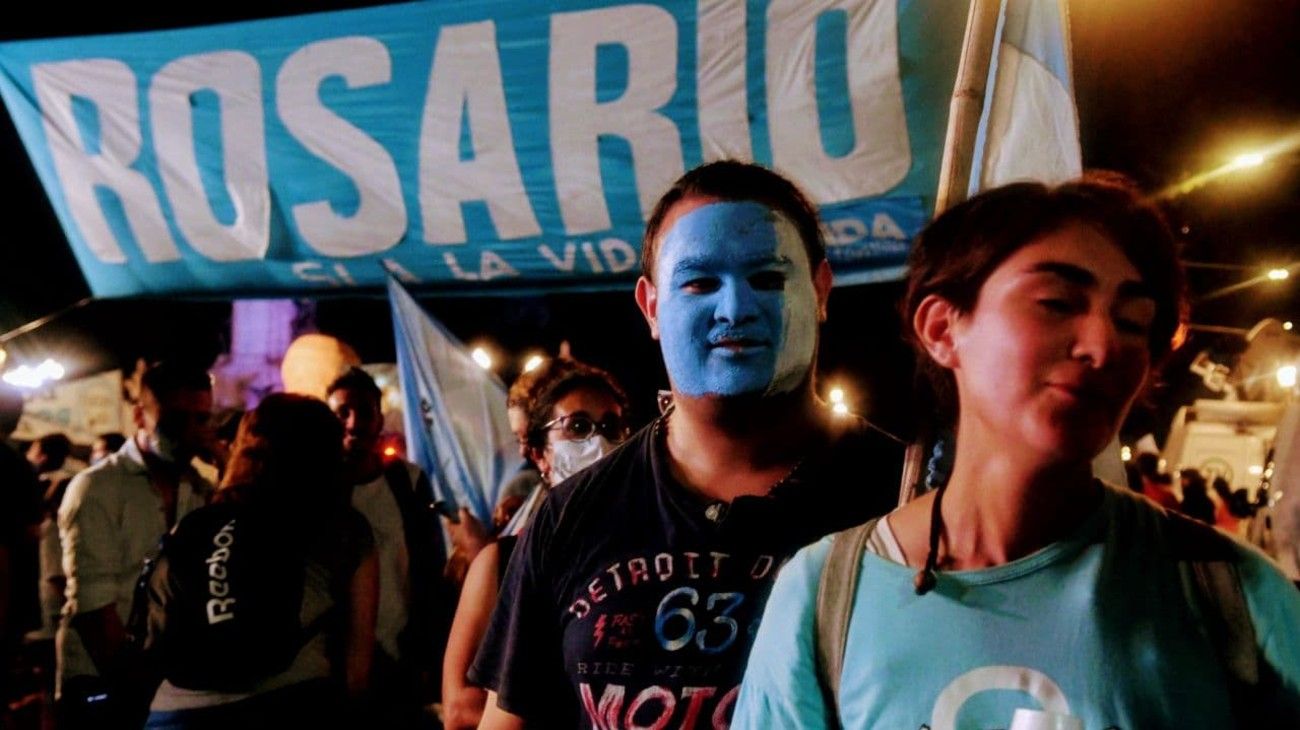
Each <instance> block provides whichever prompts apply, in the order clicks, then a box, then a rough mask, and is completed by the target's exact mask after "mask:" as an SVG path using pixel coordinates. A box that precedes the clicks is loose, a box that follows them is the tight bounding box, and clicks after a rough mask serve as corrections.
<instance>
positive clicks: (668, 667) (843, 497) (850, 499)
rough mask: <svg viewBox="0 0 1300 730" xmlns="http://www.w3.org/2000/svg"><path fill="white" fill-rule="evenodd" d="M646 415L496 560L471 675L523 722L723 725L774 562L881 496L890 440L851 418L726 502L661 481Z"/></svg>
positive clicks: (879, 510) (659, 444)
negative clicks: (795, 462)
mask: <svg viewBox="0 0 1300 730" xmlns="http://www.w3.org/2000/svg"><path fill="white" fill-rule="evenodd" d="M660 423H662V420H661V421H656V422H655V423H654V424H651V425H650V426H647V427H646V428H645V429H643V430H642V431H641V432H640V433H638V434H637V435H635V436H633V437H632V438H631V439H630V440H629V441H628V443H626V444H625V445H623V446H622V447H620V448H619V449H618V450H617V451H615V452H614V453H613V454H610V455H609V456H607V457H606V458H605V459H603V460H602V461H600V462H599V463H597V464H596V465H594V466H593V467H591V468H589V469H587V470H586V471H584V472H581V473H579V474H578V475H576V476H575V477H574V478H572V479H570V480H569V481H567V482H565V483H564V484H561V485H560V486H558V487H557V488H556V489H555V490H554V492H553V493H552V494H550V495H549V496H548V497H547V499H546V500H545V501H544V502H543V503H542V505H541V507H540V508H539V510H538V512H537V515H536V516H535V517H534V519H533V522H532V524H530V525H529V527H528V529H527V530H526V531H524V534H523V536H522V539H521V540H520V543H519V546H518V548H517V549H516V551H515V555H514V557H513V559H512V560H511V561H510V566H509V568H508V570H507V572H506V577H505V579H504V581H503V583H502V585H501V591H500V595H499V598H498V600H497V605H496V609H495V610H494V611H493V614H492V619H491V624H490V626H489V628H488V633H487V636H486V637H485V639H484V641H483V644H482V646H481V648H480V650H479V653H478V656H477V657H476V658H475V661H474V665H473V667H471V669H470V679H471V681H473V682H474V683H475V684H478V685H480V686H484V687H489V688H492V689H494V690H496V692H497V693H498V702H499V704H500V706H501V707H502V708H504V709H506V710H508V711H510V712H512V713H514V714H516V715H519V716H521V717H523V718H524V719H525V720H526V721H528V723H529V725H530V726H532V727H547V728H551V727H593V726H594V727H597V728H623V727H634V726H635V727H693V726H694V727H726V726H727V725H728V724H729V723H730V717H731V711H732V708H733V706H734V704H735V700H736V693H737V691H738V689H739V685H740V679H741V675H742V673H743V671H744V667H745V661H746V659H747V658H748V655H749V649H750V646H751V645H752V643H753V637H754V632H755V630H756V629H757V626H758V619H759V618H760V616H761V615H762V608H763V604H764V603H766V601H767V596H768V593H769V592H770V590H771V587H772V582H773V580H774V579H775V577H776V572H777V569H778V568H779V567H780V565H781V564H782V563H783V562H784V561H785V560H786V559H787V558H789V557H790V555H792V554H793V553H794V551H795V550H797V549H798V548H800V547H802V546H803V545H806V544H808V543H810V542H812V541H814V540H816V539H818V538H820V537H821V536H823V535H826V534H828V533H831V532H834V531H837V530H841V529H845V528H847V527H850V526H852V525H854V524H857V523H860V522H863V521H865V520H866V519H868V518H870V517H873V516H876V515H879V514H883V513H885V512H887V511H888V510H889V509H891V508H892V507H893V506H894V505H895V502H896V499H897V494H898V479H899V473H900V469H901V466H902V457H903V446H902V444H900V443H899V442H898V441H896V440H895V439H893V438H892V437H889V436H887V435H885V434H883V433H882V432H880V431H879V430H876V429H875V428H873V427H871V426H869V425H868V424H867V423H866V422H865V421H862V420H861V419H851V420H845V421H840V422H839V423H840V424H841V425H842V429H841V430H839V431H838V432H837V434H836V438H835V440H834V444H833V445H831V446H827V447H822V448H819V449H817V450H816V451H815V452H814V453H813V454H810V456H809V457H808V458H806V459H805V460H804V461H803V463H802V464H800V466H799V467H797V468H796V470H795V471H794V472H793V473H792V474H791V475H790V476H789V477H787V478H786V479H785V480H783V481H782V482H781V483H780V484H778V485H777V486H776V487H774V488H773V489H772V490H771V492H770V493H769V494H768V495H766V496H763V497H749V496H744V497H739V498H737V499H735V500H734V501H732V502H731V503H730V504H729V505H723V504H720V503H715V504H708V503H706V502H703V501H701V500H700V499H699V498H698V497H696V496H694V495H692V494H691V493H690V492H688V491H687V490H686V489H685V488H684V487H682V486H681V485H680V484H679V483H677V482H676V481H675V480H674V479H673V477H672V476H671V474H670V471H669V466H668V461H667V454H666V447H665V446H664V441H663V437H662V435H660V434H661V429H660V427H659V425H660Z"/></svg>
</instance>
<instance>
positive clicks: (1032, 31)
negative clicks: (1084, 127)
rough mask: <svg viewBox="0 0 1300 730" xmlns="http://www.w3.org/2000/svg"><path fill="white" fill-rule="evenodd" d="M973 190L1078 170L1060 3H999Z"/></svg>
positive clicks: (1058, 177) (1050, 179)
mask: <svg viewBox="0 0 1300 730" xmlns="http://www.w3.org/2000/svg"><path fill="white" fill-rule="evenodd" d="M993 47H994V54H993V58H992V62H991V64H990V67H989V79H990V83H989V84H988V86H987V89H986V97H985V100H984V113H983V116H982V117H981V118H980V125H979V133H978V137H977V140H976V145H975V155H976V159H975V160H974V163H975V164H973V165H972V166H971V170H972V172H971V180H970V192H971V193H972V194H974V193H975V192H977V191H979V190H987V189H988V188H991V187H996V186H998V185H1003V184H1006V183H1010V182H1015V181H1017V180H1039V181H1042V182H1047V183H1054V182H1062V181H1065V180H1068V179H1070V178H1073V177H1078V175H1079V174H1080V173H1081V172H1082V171H1083V164H1082V155H1081V152H1080V150H1079V118H1078V114H1077V113H1076V112H1075V106H1074V84H1073V82H1072V80H1071V79H1072V76H1071V69H1070V28H1069V15H1068V12H1067V9H1066V4H1065V0H1002V10H1001V14H1000V17H999V20H998V29H997V38H996V40H995V43H994V46H993Z"/></svg>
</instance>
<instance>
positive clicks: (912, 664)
mask: <svg viewBox="0 0 1300 730" xmlns="http://www.w3.org/2000/svg"><path fill="white" fill-rule="evenodd" d="M908 263H909V280H908V288H907V293H906V296H905V299H904V303H903V304H904V306H903V312H904V316H905V320H904V324H905V326H906V329H907V330H908V331H909V333H910V335H911V339H912V342H913V344H914V346H915V349H916V352H917V356H918V360H919V363H920V368H921V370H922V373H923V374H924V375H925V376H926V381H927V382H926V385H927V386H929V395H930V396H932V397H933V399H934V400H933V401H932V402H934V403H937V405H938V408H930V407H924V408H923V410H924V412H925V413H927V414H935V412H936V411H937V416H938V419H937V421H938V422H937V423H933V424H930V425H931V427H932V428H939V429H951V430H952V431H953V432H955V434H956V440H955V454H954V457H953V462H952V466H951V469H950V470H948V473H947V474H945V475H942V476H940V475H938V474H935V475H932V476H931V478H930V479H928V481H930V482H932V485H934V486H937V487H938V488H937V489H934V490H932V491H930V492H929V493H927V494H925V495H924V496H922V497H920V498H918V499H916V500H914V501H912V502H909V503H907V504H904V505H903V506H901V507H899V508H898V509H896V510H895V511H893V512H891V513H889V514H888V515H886V516H885V517H882V518H880V519H879V520H873V521H871V522H868V523H866V524H865V525H863V526H862V527H860V528H854V529H851V530H849V531H846V532H842V533H839V534H837V535H834V536H833V538H828V539H825V540H822V541H821V542H818V543H815V544H813V545H811V546H809V547H808V548H805V549H804V550H803V551H801V552H800V553H798V554H797V555H795V557H794V558H793V559H792V560H791V561H790V562H789V563H787V564H786V566H785V567H784V568H783V569H782V572H781V575H780V577H779V578H778V580H777V582H776V586H775V587H774V588H773V590H772V597H771V599H770V601H769V602H768V604H767V608H766V616H767V618H766V619H765V620H764V621H763V622H762V623H761V624H760V627H759V630H758V636H757V639H756V643H755V646H754V650H753V653H752V654H751V655H750V658H749V664H748V667H747V670H746V674H745V680H744V685H743V687H742V689H741V692H740V698H739V701H738V703H737V708H736V713H735V717H734V720H733V727H736V728H769V727H781V728H827V727H845V728H915V727H929V728H934V730H953V729H954V728H976V727H979V728H986V727H1015V728H1021V727H1025V728H1028V727H1034V728H1038V727H1052V728H1174V727H1177V728H1228V727H1300V639H1298V638H1297V637H1300V634H1298V633H1297V632H1296V630H1295V627H1296V626H1300V594H1297V593H1296V591H1295V589H1294V587H1293V586H1291V585H1290V583H1288V582H1287V580H1286V579H1285V578H1284V577H1283V576H1282V574H1281V573H1280V572H1279V571H1278V570H1276V568H1275V566H1273V565H1271V564H1270V563H1269V561H1268V560H1267V559H1266V558H1264V557H1263V556H1262V555H1260V554H1258V553H1257V552H1256V551H1254V550H1252V549H1250V548H1249V547H1247V546H1245V545H1243V544H1240V543H1238V542H1236V541H1234V540H1232V539H1231V538H1229V537H1228V536H1227V535H1224V534H1222V533H1218V532H1216V531H1215V530H1213V529H1211V528H1209V527H1208V526H1204V525H1200V524H1197V523H1194V522H1192V521H1190V520H1188V519H1186V518H1184V517H1182V516H1181V515H1177V514H1174V513H1172V512H1169V511H1166V510H1165V509H1164V508H1162V507H1159V506H1157V505H1156V504H1155V503H1154V502H1151V501H1149V500H1147V499H1145V498H1143V497H1142V496H1140V495H1136V494H1133V493H1132V492H1131V491H1130V490H1128V489H1121V488H1118V487H1115V486H1112V485H1108V484H1103V483H1102V482H1101V481H1099V480H1097V479H1096V478H1094V476H1093V473H1092V466H1091V465H1092V462H1093V459H1094V458H1095V457H1096V456H1097V455H1098V454H1099V453H1101V451H1102V450H1103V449H1104V448H1105V447H1106V445H1107V444H1108V443H1110V442H1111V439H1112V438H1113V437H1114V436H1115V433H1116V432H1117V430H1118V429H1119V427H1120V424H1121V423H1122V422H1123V420H1124V418H1125V416H1126V414H1127V413H1128V410H1129V407H1130V406H1131V405H1132V403H1133V401H1134V399H1135V398H1136V397H1137V396H1138V394H1139V393H1140V392H1141V390H1142V388H1143V386H1144V385H1145V384H1146V383H1147V382H1148V380H1149V378H1150V377H1151V376H1152V374H1153V373H1154V372H1157V370H1158V366H1159V364H1160V362H1161V360H1162V358H1164V357H1165V356H1166V355H1168V354H1169V352H1170V349H1171V343H1172V342H1173V341H1174V334H1175V331H1176V329H1177V328H1178V325H1179V318H1180V314H1181V312H1182V310H1183V306H1182V305H1183V299H1182V295H1183V292H1182V271H1181V266H1180V264H1179V262H1178V260H1177V257H1176V253H1175V246H1174V241H1173V239H1172V237H1171V236H1170V234H1169V232H1168V229H1167V228H1166V226H1165V224H1164V222H1163V220H1162V219H1161V217H1160V214H1159V213H1158V211H1156V210H1155V208H1154V207H1153V206H1152V205H1151V204H1150V203H1149V202H1147V201H1146V200H1145V199H1144V198H1143V197H1142V196H1141V195H1140V194H1138V193H1137V191H1135V190H1133V189H1132V188H1131V187H1129V186H1128V185H1127V184H1125V183H1124V182H1123V181H1122V180H1119V179H1116V178H1115V177H1113V176H1094V177H1087V178H1084V179H1083V180H1080V181H1075V182H1071V183H1067V184H1064V185H1061V186H1059V187H1047V186H1044V185H1041V184H1037V183H1018V184H1014V185H1009V186H1006V187H1003V188H999V189H996V190H991V191H988V192H985V193H983V194H981V195H979V196H976V197H974V198H972V199H971V200H968V201H966V202H965V203H962V204H960V205H957V206H955V207H953V208H951V209H950V210H948V211H947V212H945V213H944V214H943V215H941V216H940V217H938V218H937V219H936V220H935V221H934V222H933V223H931V224H930V226H929V227H928V228H927V229H926V230H925V231H923V232H922V233H921V235H920V236H919V237H918V239H917V240H916V242H915V244H914V246H913V249H912V253H911V258H910V260H909V262H908ZM927 406H928V403H927ZM837 592H838V593H839V594H840V595H841V596H843V597H844V600H842V601H836V600H834V599H833V598H832V596H834V595H835V594H836V593H837ZM836 607H838V608H836ZM773 619H777V620H773Z"/></svg>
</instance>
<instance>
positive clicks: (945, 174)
mask: <svg viewBox="0 0 1300 730" xmlns="http://www.w3.org/2000/svg"><path fill="white" fill-rule="evenodd" d="M1001 9H1002V1H1001V0H971V4H970V13H969V14H968V15H967V17H966V36H965V38H964V39H963V40H962V48H961V60H960V62H959V64H958V66H957V83H956V84H955V85H954V86H953V90H952V102H951V103H950V104H949V107H948V131H947V134H946V135H945V137H944V143H943V159H942V161H941V162H940V166H939V189H938V191H937V193H936V195H935V203H934V214H935V215H936V216H937V215H939V214H940V213H942V212H943V211H944V210H947V209H948V208H949V207H950V206H952V205H955V204H957V203H960V202H961V201H963V200H965V199H966V191H967V190H968V189H969V187H970V175H971V165H972V160H973V159H974V156H975V138H976V136H977V133H978V131H979V123H980V115H981V114H983V112H984V93H985V91H986V89H987V87H988V83H989V66H990V65H991V64H992V61H993V42H994V40H995V39H996V38H997V29H998V15H999V12H1000V11H1001Z"/></svg>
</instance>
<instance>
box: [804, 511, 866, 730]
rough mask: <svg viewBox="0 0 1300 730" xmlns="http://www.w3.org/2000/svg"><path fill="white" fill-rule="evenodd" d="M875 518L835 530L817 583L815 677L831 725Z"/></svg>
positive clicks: (836, 724) (836, 722) (836, 714)
mask: <svg viewBox="0 0 1300 730" xmlns="http://www.w3.org/2000/svg"><path fill="white" fill-rule="evenodd" d="M877 521H878V520H869V521H867V522H864V523H863V524H861V525H858V526H857V527H851V528H849V529H847V530H844V531H843V532H839V533H836V535H835V536H834V540H833V541H832V542H831V547H830V552H829V553H828V554H827V555H826V564H825V565H823V566H822V574H821V579H820V580H819V581H818V583H817V607H816V614H815V616H814V621H813V631H814V639H815V642H816V646H815V649H816V652H817V680H818V684H819V685H821V689H822V695H823V697H824V699H825V700H826V705H827V707H828V708H829V709H830V710H831V717H828V718H827V722H828V723H829V725H830V726H831V727H839V716H840V674H841V672H842V671H843V670H844V652H845V649H846V647H847V645H848V638H849V619H850V617H851V616H852V615H853V598H854V595H855V594H856V593H857V590H858V575H859V574H860V573H861V569H862V553H863V551H864V550H865V548H866V544H867V538H868V537H870V536H871V533H872V531H874V530H875V528H876V522H877Z"/></svg>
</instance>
